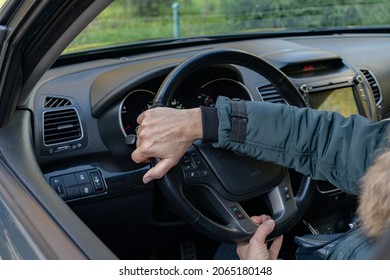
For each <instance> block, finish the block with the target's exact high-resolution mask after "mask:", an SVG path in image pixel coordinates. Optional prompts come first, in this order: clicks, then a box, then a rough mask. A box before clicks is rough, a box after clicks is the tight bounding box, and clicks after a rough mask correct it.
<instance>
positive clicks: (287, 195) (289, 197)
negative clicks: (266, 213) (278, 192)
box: [282, 186, 292, 201]
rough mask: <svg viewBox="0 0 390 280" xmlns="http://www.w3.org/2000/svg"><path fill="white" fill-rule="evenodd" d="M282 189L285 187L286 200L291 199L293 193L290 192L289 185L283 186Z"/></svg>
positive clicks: (284, 195)
mask: <svg viewBox="0 0 390 280" xmlns="http://www.w3.org/2000/svg"><path fill="white" fill-rule="evenodd" d="M282 189H283V197H284V200H285V201H287V200H289V199H291V197H292V195H291V192H290V188H289V187H288V186H283V187H282Z"/></svg>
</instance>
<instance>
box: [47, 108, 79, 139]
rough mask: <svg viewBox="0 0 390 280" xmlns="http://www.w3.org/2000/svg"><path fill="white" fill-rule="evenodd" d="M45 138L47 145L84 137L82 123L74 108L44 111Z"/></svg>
mask: <svg viewBox="0 0 390 280" xmlns="http://www.w3.org/2000/svg"><path fill="white" fill-rule="evenodd" d="M43 114H44V115H43V127H44V130H43V139H44V143H45V145H46V146H48V145H54V144H59V143H65V142H69V141H72V140H78V139H81V138H82V130H81V123H80V119H79V116H78V114H77V111H76V110H75V109H74V108H69V109H61V110H55V111H46V112H44V113H43Z"/></svg>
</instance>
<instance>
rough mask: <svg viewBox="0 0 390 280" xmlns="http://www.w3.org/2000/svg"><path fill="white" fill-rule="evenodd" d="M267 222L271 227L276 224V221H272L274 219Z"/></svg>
mask: <svg viewBox="0 0 390 280" xmlns="http://www.w3.org/2000/svg"><path fill="white" fill-rule="evenodd" d="M265 222H266V223H267V224H269V225H272V224H274V223H275V221H274V220H272V219H269V220H266V221H265Z"/></svg>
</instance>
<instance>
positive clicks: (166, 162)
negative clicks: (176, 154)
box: [143, 159, 176, 184]
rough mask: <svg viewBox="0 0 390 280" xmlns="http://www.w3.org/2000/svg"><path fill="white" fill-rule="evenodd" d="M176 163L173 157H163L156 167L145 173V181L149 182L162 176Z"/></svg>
mask: <svg viewBox="0 0 390 280" xmlns="http://www.w3.org/2000/svg"><path fill="white" fill-rule="evenodd" d="M175 165H176V162H174V161H173V160H171V159H161V160H160V161H159V162H158V163H157V164H156V165H155V166H154V167H152V168H151V169H149V170H148V172H146V173H145V175H144V177H143V182H144V183H145V184H147V183H149V182H150V181H152V180H155V179H160V178H162V177H163V176H164V175H165V174H167V172H168V171H169V170H170V169H171V168H172V167H173V166H175Z"/></svg>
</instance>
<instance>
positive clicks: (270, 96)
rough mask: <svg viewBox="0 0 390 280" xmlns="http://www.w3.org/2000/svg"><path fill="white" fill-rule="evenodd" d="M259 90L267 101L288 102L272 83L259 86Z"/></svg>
mask: <svg viewBox="0 0 390 280" xmlns="http://www.w3.org/2000/svg"><path fill="white" fill-rule="evenodd" d="M257 90H258V91H259V93H260V95H261V96H262V98H263V100H264V101H265V102H271V103H283V104H285V103H286V102H285V101H284V99H283V98H282V97H281V96H280V94H279V92H278V91H277V90H276V89H275V87H274V86H273V85H272V84H271V83H269V84H266V85H263V86H260V87H258V88H257Z"/></svg>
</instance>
